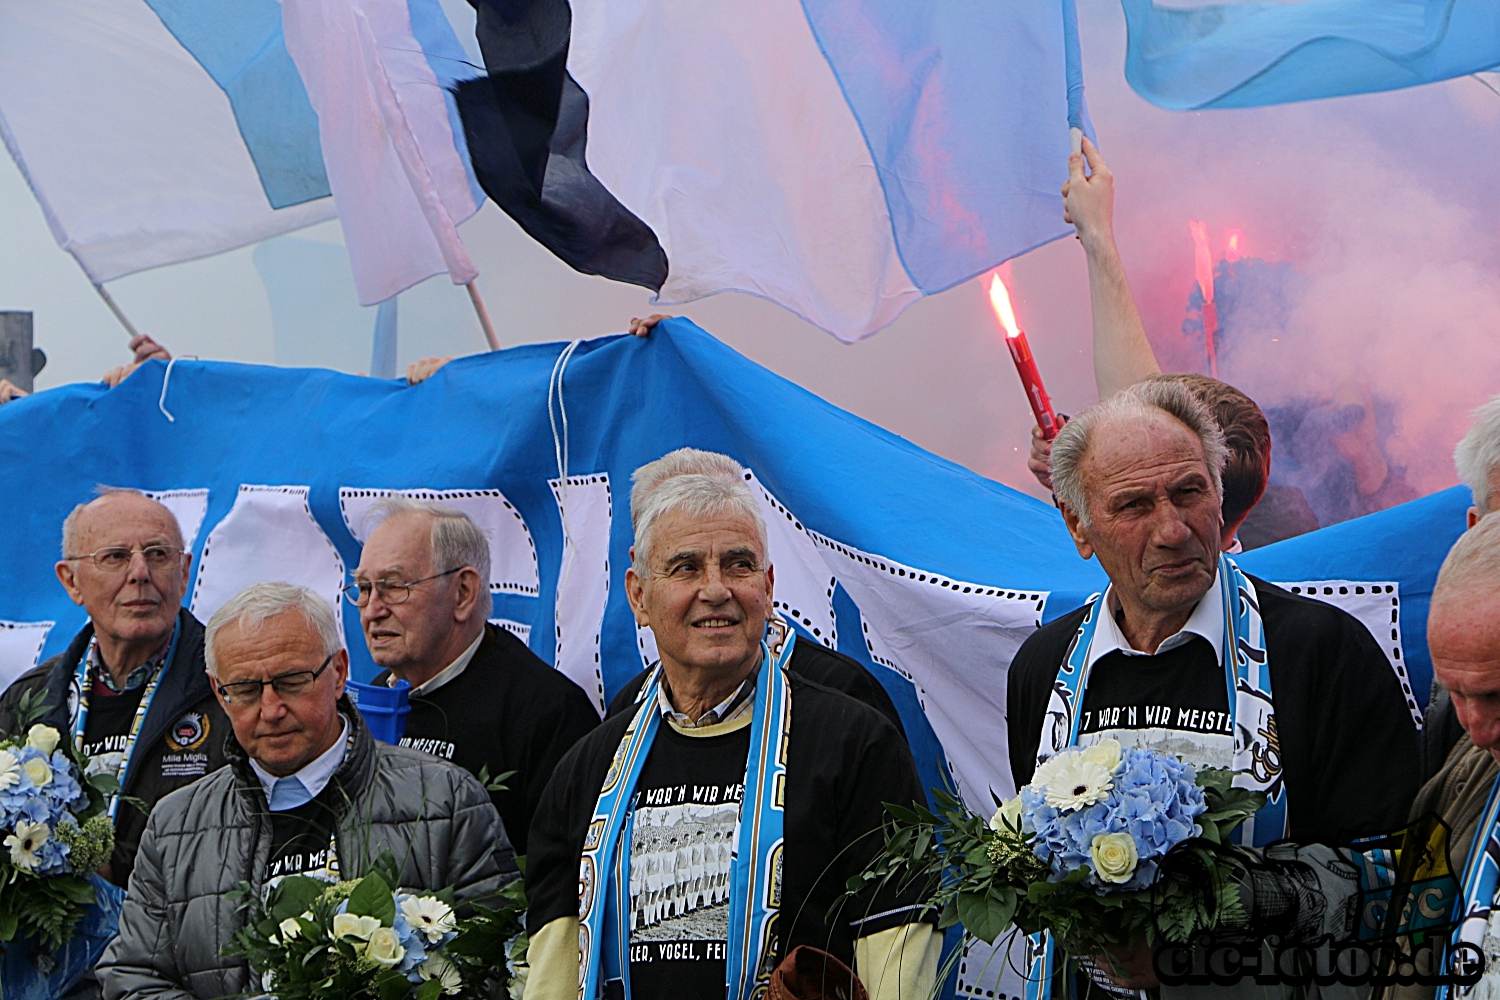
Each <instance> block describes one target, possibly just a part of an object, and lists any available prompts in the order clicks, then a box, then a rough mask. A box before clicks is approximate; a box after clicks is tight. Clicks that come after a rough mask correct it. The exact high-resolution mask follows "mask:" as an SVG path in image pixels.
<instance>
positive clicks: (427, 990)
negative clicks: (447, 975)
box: [417, 979, 443, 1000]
mask: <svg viewBox="0 0 1500 1000" xmlns="http://www.w3.org/2000/svg"><path fill="white" fill-rule="evenodd" d="M442 992H443V984H442V983H440V982H438V981H437V980H436V979H429V980H427V982H425V983H423V984H422V985H421V986H418V987H417V1000H437V998H438V997H439V996H440V995H441V994H442Z"/></svg>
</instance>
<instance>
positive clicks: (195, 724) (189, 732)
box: [167, 712, 209, 752]
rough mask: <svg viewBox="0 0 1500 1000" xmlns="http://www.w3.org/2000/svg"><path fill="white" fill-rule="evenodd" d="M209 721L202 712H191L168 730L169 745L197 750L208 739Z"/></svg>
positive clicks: (174, 748) (174, 749) (177, 749)
mask: <svg viewBox="0 0 1500 1000" xmlns="http://www.w3.org/2000/svg"><path fill="white" fill-rule="evenodd" d="M208 729H209V721H208V719H206V718H204V716H203V714H202V713H201V712H189V713H187V714H186V715H184V716H183V717H182V718H180V719H178V720H177V721H176V722H174V723H173V724H172V728H170V729H168V730H167V747H168V749H170V750H173V751H177V752H183V751H187V750H196V749H198V748H199V747H201V746H202V745H203V744H204V743H205V742H206V741H207V740H208Z"/></svg>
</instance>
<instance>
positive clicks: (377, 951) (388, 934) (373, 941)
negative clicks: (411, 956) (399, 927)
mask: <svg viewBox="0 0 1500 1000" xmlns="http://www.w3.org/2000/svg"><path fill="white" fill-rule="evenodd" d="M365 919H367V920H368V919H371V918H369V917H366V918H365ZM365 957H366V958H368V959H369V960H370V961H372V962H374V963H375V964H376V965H384V966H387V967H389V966H392V965H396V964H397V963H399V962H400V961H401V960H402V959H403V958H405V957H406V949H405V948H403V947H401V938H400V937H399V936H397V934H396V931H395V929H394V928H391V927H377V928H375V930H374V931H372V932H371V933H370V944H369V946H368V947H366V948H365Z"/></svg>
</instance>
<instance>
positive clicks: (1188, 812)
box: [1021, 749, 1208, 890]
mask: <svg viewBox="0 0 1500 1000" xmlns="http://www.w3.org/2000/svg"><path fill="white" fill-rule="evenodd" d="M1207 808H1208V806H1207V804H1206V803H1205V802H1204V799H1203V789H1201V788H1199V787H1198V785H1197V783H1196V774H1195V773H1194V771H1193V769H1192V768H1191V767H1189V766H1188V765H1187V764H1184V763H1183V762H1182V761H1180V760H1177V759H1176V758H1173V757H1167V756H1165V755H1163V754H1160V753H1157V752H1155V751H1153V750H1140V749H1131V750H1125V751H1124V752H1123V753H1122V754H1121V759H1120V764H1119V766H1118V767H1116V768H1115V770H1114V772H1113V774H1112V777H1111V787H1110V790H1109V792H1108V793H1107V794H1106V795H1105V796H1104V798H1102V799H1100V800H1099V801H1097V802H1095V803H1094V804H1093V805H1090V806H1085V807H1084V808H1082V809H1075V810H1070V811H1068V812H1060V811H1059V810H1057V809H1056V808H1054V807H1053V806H1052V805H1050V804H1049V803H1048V802H1047V799H1046V796H1045V795H1044V793H1043V790H1042V789H1040V788H1036V787H1034V786H1032V785H1027V786H1026V787H1025V788H1023V789H1021V817H1022V829H1024V830H1025V831H1027V832H1029V833H1034V834H1035V835H1036V839H1035V842H1034V843H1035V851H1036V856H1037V857H1038V858H1040V859H1042V860H1043V861H1046V862H1047V863H1048V866H1049V868H1050V871H1051V874H1050V875H1049V880H1050V881H1054V882H1056V881H1060V880H1061V879H1062V878H1064V877H1065V876H1066V875H1067V874H1068V873H1069V872H1071V871H1074V870H1076V869H1078V868H1081V867H1083V866H1084V865H1087V866H1089V869H1090V872H1091V874H1090V875H1089V878H1088V881H1089V883H1090V884H1092V885H1095V886H1097V887H1099V888H1100V889H1108V890H1116V889H1121V890H1131V889H1143V888H1145V887H1146V886H1148V885H1150V884H1151V882H1152V880H1153V879H1155V877H1156V867H1157V861H1158V860H1159V859H1160V858H1161V857H1162V856H1163V855H1164V854H1166V853H1167V852H1168V851H1170V850H1171V849H1172V848H1174V847H1176V846H1177V845H1178V844H1180V843H1182V842H1183V841H1184V840H1188V839H1190V838H1192V837H1196V836H1198V835H1199V834H1200V833H1201V832H1202V829H1201V828H1200V827H1199V826H1198V824H1197V822H1196V820H1197V817H1198V816H1200V815H1202V814H1203V812H1204V811H1205V810H1206V809H1207ZM1101 833H1128V834H1129V835H1130V837H1131V839H1132V840H1133V841H1134V842H1135V848H1136V854H1137V857H1138V861H1137V864H1136V869H1135V871H1134V873H1133V874H1132V875H1131V878H1130V880H1129V881H1127V882H1123V883H1109V882H1104V881H1102V880H1100V879H1099V878H1098V877H1097V876H1095V875H1094V874H1092V869H1093V860H1092V857H1091V855H1090V853H1089V848H1090V846H1091V845H1092V844H1093V842H1094V837H1095V836H1097V835H1099V834H1101Z"/></svg>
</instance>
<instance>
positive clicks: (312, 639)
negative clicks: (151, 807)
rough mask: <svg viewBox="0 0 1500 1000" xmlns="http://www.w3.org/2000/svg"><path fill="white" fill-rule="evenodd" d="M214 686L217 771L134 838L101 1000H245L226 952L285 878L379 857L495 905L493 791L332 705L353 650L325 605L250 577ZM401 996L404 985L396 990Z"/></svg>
mask: <svg viewBox="0 0 1500 1000" xmlns="http://www.w3.org/2000/svg"><path fill="white" fill-rule="evenodd" d="M206 648H207V653H208V669H209V672H210V683H212V684H213V685H214V687H215V690H216V691H217V693H218V696H219V698H220V699H221V700H222V701H223V703H224V708H225V710H226V711H227V712H228V714H229V719H230V722H231V724H232V726H233V730H234V738H233V740H231V741H230V744H229V766H228V767H225V768H222V769H220V770H219V771H216V772H215V773H213V774H212V775H210V776H209V777H207V778H204V779H203V780H201V781H198V782H196V783H194V784H193V785H192V787H190V788H185V789H182V790H181V791H179V792H176V793H174V794H172V795H170V796H168V797H167V798H166V799H165V800H164V801H163V802H162V803H161V804H160V805H159V806H158V807H157V808H156V810H155V811H154V812H153V813H152V814H151V820H150V822H149V823H148V824H147V827H146V833H145V836H144V837H143V838H142V840H141V848H140V853H139V860H138V862H137V864H136V869H135V876H134V877H133V878H132V879H131V881H130V895H129V896H128V897H127V898H126V900H125V905H124V908H123V909H122V911H121V913H120V934H119V936H118V937H117V938H115V940H114V941H113V942H112V943H111V944H110V945H109V947H108V949H107V950H106V951H105V953H104V957H103V958H102V959H101V960H100V962H99V980H100V982H101V984H102V985H103V987H104V993H105V995H106V996H108V997H110V998H112V1000H124V998H145V997H155V998H161V997H175V998H181V1000H185V998H187V997H189V996H192V997H201V998H204V1000H208V998H211V997H226V996H243V995H246V993H248V992H258V991H256V990H252V987H253V986H258V985H259V983H258V982H252V980H251V972H250V969H249V968H248V967H247V966H246V963H245V962H244V960H243V959H231V958H225V957H224V956H223V948H224V946H225V945H227V944H229V943H230V941H231V939H232V938H233V936H234V935H235V934H236V932H238V931H239V930H240V929H241V928H243V927H244V926H245V922H246V920H248V919H249V914H248V913H247V912H246V911H245V909H244V906H243V902H242V900H241V899H239V898H237V896H236V893H235V892H234V890H235V888H236V887H237V886H238V885H240V884H242V883H244V882H249V884H250V889H251V892H252V893H253V894H257V895H259V894H264V893H266V892H268V891H269V889H270V888H271V887H273V886H275V885H276V884H277V883H279V882H280V881H281V879H283V878H285V877H286V876H288V875H304V876H308V877H312V878H318V879H321V880H323V881H327V882H337V881H340V880H345V881H347V880H351V879H357V878H360V877H362V876H364V875H365V874H367V873H368V872H369V871H370V870H371V866H372V863H373V862H374V861H375V860H377V859H379V858H380V857H381V856H382V854H384V853H385V852H387V851H388V852H390V855H391V856H392V857H393V858H394V860H395V863H396V865H397V866H398V867H399V869H400V881H399V886H400V887H401V888H404V889H408V890H415V891H438V890H442V889H447V888H451V889H452V891H453V894H454V897H455V898H456V900H457V901H458V902H460V903H465V902H472V901H476V900H483V899H486V898H492V897H493V895H494V893H495V891H496V890H498V889H499V888H500V887H501V886H503V885H504V884H505V883H506V882H508V881H510V880H512V879H514V878H515V877H516V875H517V871H516V865H515V862H514V859H513V857H512V853H511V849H510V844H509V842H508V841H507V840H506V839H505V830H504V828H503V827H502V826H501V825H500V818H499V816H497V815H496V813H495V807H494V806H493V805H492V804H491V803H490V800H489V796H487V795H486V794H485V791H484V789H483V788H482V787H481V786H480V784H479V782H478V781H476V780H475V779H474V777H473V776H472V775H470V774H468V773H466V772H465V771H464V770H463V769H461V768H459V767H455V766H454V765H452V764H449V763H447V762H446V761H442V760H438V759H436V758H434V757H431V756H429V755H428V754H424V753H418V752H416V751H414V750H408V749H403V748H401V747H393V746H388V745H386V744H383V743H377V742H376V741H375V740H374V738H373V737H371V735H370V731H369V730H368V729H367V728H365V725H364V723H363V722H362V721H361V719H360V715H359V713H358V712H357V711H355V710H354V707H353V706H352V705H351V704H350V703H349V700H348V699H347V698H345V697H344V686H345V683H346V681H347V680H348V676H349V655H348V653H347V652H345V650H344V648H343V643H342V641H341V640H340V638H339V630H338V622H337V621H336V620H335V618H334V610H333V608H331V607H330V606H329V605H328V602H327V601H326V600H325V599H324V598H322V597H320V596H319V595H317V594H316V593H314V592H313V591H311V590H308V589H307V588H305V587H296V586H293V585H291V584H288V583H257V584H254V585H252V586H250V587H247V588H245V589H244V590H242V591H241V592H240V593H239V594H237V595H235V596H234V597H233V598H231V599H230V600H229V601H228V602H227V603H225V605H224V606H223V607H221V608H220V609H219V610H218V611H216V612H214V615H213V617H212V618H210V619H209V622H208V630H207V637H206ZM403 995H404V991H403Z"/></svg>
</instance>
